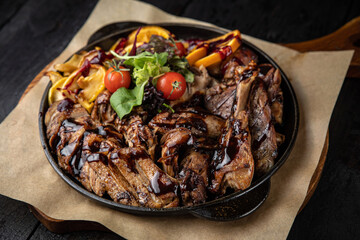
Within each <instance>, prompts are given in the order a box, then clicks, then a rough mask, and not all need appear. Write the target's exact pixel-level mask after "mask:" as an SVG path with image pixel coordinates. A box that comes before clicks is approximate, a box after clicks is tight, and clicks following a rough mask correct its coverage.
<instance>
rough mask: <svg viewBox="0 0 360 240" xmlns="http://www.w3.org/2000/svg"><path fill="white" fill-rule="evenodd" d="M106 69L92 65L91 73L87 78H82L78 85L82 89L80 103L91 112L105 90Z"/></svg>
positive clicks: (79, 95)
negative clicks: (97, 98) (96, 100)
mask: <svg viewBox="0 0 360 240" xmlns="http://www.w3.org/2000/svg"><path fill="white" fill-rule="evenodd" d="M105 73H106V71H105V68H104V67H103V66H100V65H97V64H91V68H90V72H89V75H88V76H87V77H83V76H81V77H80V78H79V79H78V80H77V84H78V85H79V87H80V88H81V89H82V90H81V91H80V92H79V94H78V98H79V102H80V104H81V105H83V107H84V108H85V109H86V110H87V111H88V112H90V111H91V109H92V107H93V102H94V101H95V99H96V97H97V96H98V95H99V94H100V93H101V92H102V91H104V90H105V85H104V77H105Z"/></svg>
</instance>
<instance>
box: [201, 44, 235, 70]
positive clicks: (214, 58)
mask: <svg viewBox="0 0 360 240" xmlns="http://www.w3.org/2000/svg"><path fill="white" fill-rule="evenodd" d="M219 47H230V48H231V52H235V51H236V50H237V49H238V48H239V47H240V42H239V40H238V39H237V38H233V39H231V40H230V41H229V43H227V44H221V45H220V46H219ZM222 54H223V53H220V52H214V53H211V54H210V55H209V56H206V57H203V58H201V59H199V60H198V61H196V62H195V64H194V65H195V67H200V66H201V65H204V67H208V66H211V65H213V64H217V63H219V62H221V61H222V60H223V58H224V57H223V56H222Z"/></svg>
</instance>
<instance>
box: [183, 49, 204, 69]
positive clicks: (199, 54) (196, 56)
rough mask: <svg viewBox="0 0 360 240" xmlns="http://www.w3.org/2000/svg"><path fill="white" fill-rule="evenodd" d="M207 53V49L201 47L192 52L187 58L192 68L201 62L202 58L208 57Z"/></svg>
mask: <svg viewBox="0 0 360 240" xmlns="http://www.w3.org/2000/svg"><path fill="white" fill-rule="evenodd" d="M206 53H207V47H200V48H197V49H195V50H193V51H191V52H190V53H189V54H188V55H187V56H186V60H187V61H188V62H189V65H190V66H192V65H194V63H195V62H196V61H197V60H199V59H200V58H203V57H205V56H206Z"/></svg>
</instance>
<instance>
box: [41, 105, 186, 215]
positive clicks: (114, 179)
mask: <svg viewBox="0 0 360 240" xmlns="http://www.w3.org/2000/svg"><path fill="white" fill-rule="evenodd" d="M69 103H71V102H69V100H66V99H65V100H63V101H61V102H57V103H54V105H53V106H51V107H50V108H49V114H50V113H52V115H51V116H50V115H49V116H48V118H47V124H48V137H49V139H50V138H53V135H56V139H57V141H54V142H53V144H56V146H55V151H56V154H57V157H58V162H59V165H60V167H62V168H63V169H64V170H66V171H67V172H68V173H70V174H71V175H73V176H74V177H76V178H77V179H78V180H79V181H80V182H81V183H82V184H83V185H84V187H85V188H86V189H88V190H89V191H92V192H94V193H95V194H97V195H99V196H103V195H104V194H105V193H107V194H108V195H109V196H110V197H111V198H112V199H113V200H114V201H116V202H119V203H122V204H127V205H132V206H139V205H140V206H146V207H153V208H166V207H174V206H177V205H178V204H179V199H178V197H177V195H176V192H177V188H178V183H177V181H176V180H175V179H172V178H171V177H169V176H167V175H166V174H165V173H164V172H163V171H162V170H161V169H159V167H158V166H156V164H155V163H154V162H153V161H152V159H151V158H150V157H149V155H148V153H147V151H146V150H144V149H143V147H141V146H137V147H133V148H128V147H124V146H125V144H124V143H125V141H124V139H123V138H124V137H123V135H122V134H121V133H119V132H117V131H116V130H115V129H114V128H113V127H111V126H103V125H99V124H96V123H95V122H94V121H92V120H91V118H90V116H89V114H88V113H87V112H86V110H85V109H83V110H81V109H82V107H81V106H80V105H76V104H69ZM64 105H67V108H66V111H64V110H63V109H62V108H61V106H64ZM59 106H60V107H59ZM80 113H81V114H80Z"/></svg>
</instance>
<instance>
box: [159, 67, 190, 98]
mask: <svg viewBox="0 0 360 240" xmlns="http://www.w3.org/2000/svg"><path fill="white" fill-rule="evenodd" d="M156 89H157V90H158V91H160V92H162V93H163V94H164V95H163V96H164V98H165V99H168V100H176V99H179V98H180V97H181V96H182V95H183V94H184V93H185V90H186V81H185V78H184V77H183V75H181V74H180V73H177V72H168V73H165V74H164V75H163V76H161V77H160V78H159V80H158V81H157V84H156Z"/></svg>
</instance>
